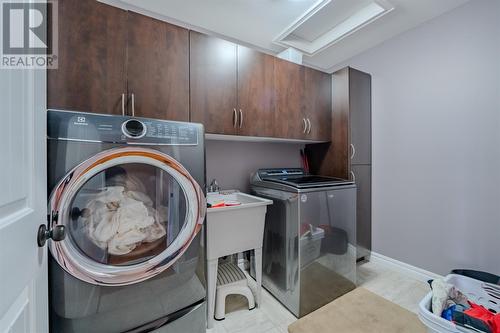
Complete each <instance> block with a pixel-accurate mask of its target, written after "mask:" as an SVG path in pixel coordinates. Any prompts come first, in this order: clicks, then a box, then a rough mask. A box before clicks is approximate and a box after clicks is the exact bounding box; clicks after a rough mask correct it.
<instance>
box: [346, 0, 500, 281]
mask: <svg viewBox="0 0 500 333" xmlns="http://www.w3.org/2000/svg"><path fill="white" fill-rule="evenodd" d="M346 64H348V65H350V66H352V67H355V68H358V69H360V70H363V71H366V72H369V73H371V74H372V76H373V247H374V251H376V252H379V253H382V254H384V255H387V256H390V257H392V258H395V259H398V260H401V261H404V262H407V263H409V264H412V265H415V266H418V267H422V268H425V269H428V270H431V271H433V272H436V273H440V274H446V273H447V272H449V270H450V269H452V268H464V267H465V268H475V269H480V270H486V271H490V272H492V273H496V274H500V1H497V0H475V1H471V2H470V3H468V4H467V5H465V6H463V7H460V8H458V9H456V10H454V11H452V12H450V13H448V14H445V15H444V16H441V17H438V18H436V19H434V20H432V21H430V22H428V23H426V24H424V25H422V26H420V27H417V28H415V29H413V30H411V31H409V32H406V33H404V34H402V35H399V36H398V37H396V38H394V39H391V40H390V41H387V42H385V43H384V44H381V45H379V46H378V47H376V48H373V49H371V50H369V51H367V52H365V53H363V54H361V55H359V56H357V57H355V58H353V59H351V60H349V61H348V62H347V63H346Z"/></svg>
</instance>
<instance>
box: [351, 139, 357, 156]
mask: <svg viewBox="0 0 500 333" xmlns="http://www.w3.org/2000/svg"><path fill="white" fill-rule="evenodd" d="M354 155H356V148H354V145H353V144H352V143H351V160H352V159H353V158H354Z"/></svg>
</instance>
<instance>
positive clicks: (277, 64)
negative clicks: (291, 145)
mask: <svg viewBox="0 0 500 333" xmlns="http://www.w3.org/2000/svg"><path fill="white" fill-rule="evenodd" d="M274 88H275V94H276V111H275V118H274V129H275V136H276V137H281V138H288V139H304V138H305V137H306V134H305V132H306V127H307V126H306V124H305V117H304V116H303V105H304V103H303V99H304V67H303V66H300V65H297V64H294V63H292V62H289V61H286V60H283V59H279V58H275V59H274Z"/></svg>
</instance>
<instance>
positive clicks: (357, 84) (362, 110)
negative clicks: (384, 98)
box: [349, 68, 372, 164]
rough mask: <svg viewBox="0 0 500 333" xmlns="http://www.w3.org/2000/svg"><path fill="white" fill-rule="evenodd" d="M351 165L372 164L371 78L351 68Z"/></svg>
mask: <svg viewBox="0 0 500 333" xmlns="http://www.w3.org/2000/svg"><path fill="white" fill-rule="evenodd" d="M349 117H350V129H351V144H352V146H351V147H350V149H351V163H352V164H371V160H372V156H371V155H372V154H371V134H372V133H371V127H372V125H371V76H370V74H367V73H363V72H360V71H358V70H356V69H353V68H349Z"/></svg>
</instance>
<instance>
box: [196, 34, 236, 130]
mask: <svg viewBox="0 0 500 333" xmlns="http://www.w3.org/2000/svg"><path fill="white" fill-rule="evenodd" d="M189 35H190V45H191V47H190V65H191V69H190V71H191V73H190V77H191V96H190V100H191V102H190V103H191V121H192V122H197V123H202V124H204V125H205V131H206V132H207V133H215V134H228V135H234V134H236V133H237V127H238V112H239V110H237V106H238V88H237V87H238V81H237V79H238V74H237V52H238V50H237V45H236V44H234V43H231V42H228V41H225V40H223V39H220V38H216V37H210V36H207V35H204V34H201V33H198V32H194V31H190V32H189Z"/></svg>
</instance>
